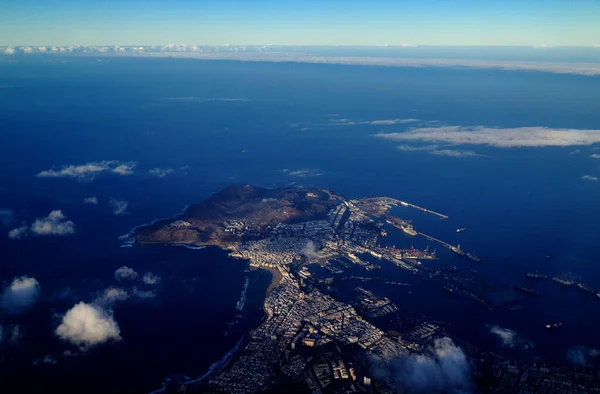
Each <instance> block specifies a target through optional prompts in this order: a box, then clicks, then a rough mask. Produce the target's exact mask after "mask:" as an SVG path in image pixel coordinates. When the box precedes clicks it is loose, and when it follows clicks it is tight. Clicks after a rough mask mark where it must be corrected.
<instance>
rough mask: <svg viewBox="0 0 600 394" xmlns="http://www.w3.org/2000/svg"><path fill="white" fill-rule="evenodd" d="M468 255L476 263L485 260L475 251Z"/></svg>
mask: <svg viewBox="0 0 600 394" xmlns="http://www.w3.org/2000/svg"><path fill="white" fill-rule="evenodd" d="M467 257H468V258H470V259H471V260H473V261H474V262H476V263H481V262H483V260H482V259H481V258H480V257H478V256H475V255H474V254H473V253H467Z"/></svg>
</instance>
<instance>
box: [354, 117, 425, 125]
mask: <svg viewBox="0 0 600 394" xmlns="http://www.w3.org/2000/svg"><path fill="white" fill-rule="evenodd" d="M418 121H419V119H412V118H411V119H380V120H369V121H365V122H360V124H369V125H372V126H385V125H396V124H405V123H414V122H418Z"/></svg>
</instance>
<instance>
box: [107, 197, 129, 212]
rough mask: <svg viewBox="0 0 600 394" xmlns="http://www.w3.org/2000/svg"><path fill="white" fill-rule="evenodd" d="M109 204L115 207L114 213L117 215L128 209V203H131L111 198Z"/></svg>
mask: <svg viewBox="0 0 600 394" xmlns="http://www.w3.org/2000/svg"><path fill="white" fill-rule="evenodd" d="M109 204H110V205H111V206H112V207H113V213H114V214H115V215H117V216H120V215H123V214H124V213H125V211H127V205H128V204H129V203H128V202H127V201H124V200H115V199H111V200H110V201H109Z"/></svg>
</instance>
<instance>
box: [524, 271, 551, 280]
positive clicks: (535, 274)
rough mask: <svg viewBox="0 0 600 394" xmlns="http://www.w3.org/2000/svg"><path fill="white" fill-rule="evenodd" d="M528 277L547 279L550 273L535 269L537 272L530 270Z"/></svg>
mask: <svg viewBox="0 0 600 394" xmlns="http://www.w3.org/2000/svg"><path fill="white" fill-rule="evenodd" d="M527 277H528V278H531V279H547V278H548V275H546V274H544V273H542V272H540V271H535V272H528V273H527Z"/></svg>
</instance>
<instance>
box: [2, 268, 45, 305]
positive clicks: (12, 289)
mask: <svg viewBox="0 0 600 394" xmlns="http://www.w3.org/2000/svg"><path fill="white" fill-rule="evenodd" d="M40 292H41V288H40V283H39V282H38V281H37V279H35V278H32V277H29V276H21V277H19V278H15V279H13V281H12V283H11V284H10V285H9V286H8V287H7V288H6V289H4V293H3V294H2V298H1V305H2V309H4V310H6V311H8V312H9V313H13V314H17V313H22V312H24V311H26V310H27V309H29V308H30V307H31V306H32V305H33V304H34V303H35V301H36V300H37V299H38V298H39V296H40Z"/></svg>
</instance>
